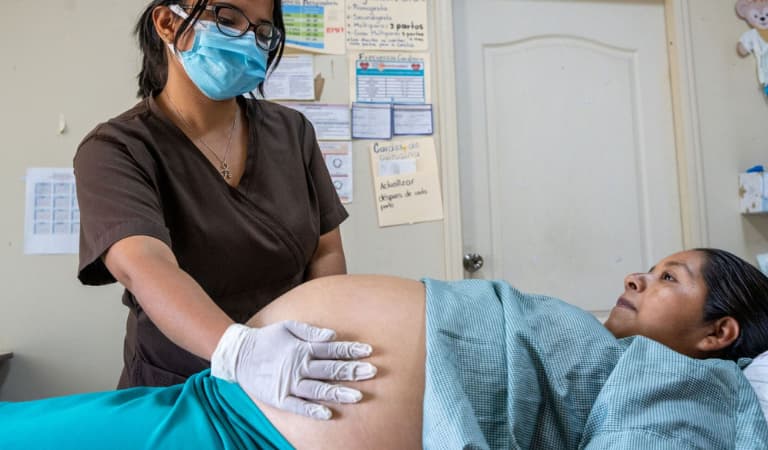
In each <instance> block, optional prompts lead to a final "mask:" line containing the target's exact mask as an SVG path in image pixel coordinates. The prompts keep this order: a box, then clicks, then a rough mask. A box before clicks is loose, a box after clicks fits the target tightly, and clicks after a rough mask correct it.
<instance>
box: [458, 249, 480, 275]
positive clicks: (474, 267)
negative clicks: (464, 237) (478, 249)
mask: <svg viewBox="0 0 768 450" xmlns="http://www.w3.org/2000/svg"><path fill="white" fill-rule="evenodd" d="M463 263H464V270H466V271H467V272H469V273H475V272H477V271H478V270H480V269H482V268H483V264H484V263H485V261H483V257H482V256H480V255H478V254H477V253H466V254H464V261H463Z"/></svg>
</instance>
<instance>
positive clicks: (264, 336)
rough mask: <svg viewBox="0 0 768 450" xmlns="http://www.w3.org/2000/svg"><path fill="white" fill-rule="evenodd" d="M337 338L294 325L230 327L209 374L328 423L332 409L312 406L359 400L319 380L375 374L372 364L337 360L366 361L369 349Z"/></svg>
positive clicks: (356, 395)
mask: <svg viewBox="0 0 768 450" xmlns="http://www.w3.org/2000/svg"><path fill="white" fill-rule="evenodd" d="M335 337H336V332H335V331H333V330H329V329H327V328H317V327H313V326H311V325H308V324H306V323H302V322H296V321H292V320H291V321H286V322H280V323H276V324H272V325H269V326H266V327H263V328H251V327H247V326H245V325H240V324H233V325H230V326H229V328H227V330H226V331H225V332H224V334H223V335H222V337H221V339H220V340H219V343H218V345H217V346H216V349H215V350H214V352H213V355H212V356H211V375H213V376H215V377H217V378H221V379H224V380H227V381H230V382H237V383H239V384H240V386H241V387H242V388H243V389H244V390H245V391H246V392H247V393H248V394H249V395H251V396H253V397H255V398H256V399H258V400H259V401H262V402H264V403H266V404H268V405H271V406H274V407H276V408H279V409H284V410H286V411H290V412H293V413H296V414H301V415H304V416H309V417H312V418H315V419H323V420H328V419H330V418H331V415H332V413H331V410H330V409H329V408H327V407H325V406H323V405H320V404H318V403H313V401H331V402H336V403H356V402H359V401H360V400H361V399H362V398H363V395H362V394H361V393H360V391H358V390H355V389H350V388H347V387H344V386H339V385H335V384H330V383H325V382H323V381H331V380H332V381H359V380H367V379H370V378H373V377H374V376H375V375H376V367H375V366H374V365H373V364H369V363H363V362H356V361H340V360H350V359H359V358H365V357H367V356H370V355H371V352H372V349H371V346H370V345H368V344H362V343H359V342H333V339H334V338H335ZM320 380H322V381H320Z"/></svg>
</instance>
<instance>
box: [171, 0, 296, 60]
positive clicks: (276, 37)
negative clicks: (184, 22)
mask: <svg viewBox="0 0 768 450" xmlns="http://www.w3.org/2000/svg"><path fill="white" fill-rule="evenodd" d="M180 6H181V7H182V8H184V9H186V10H191V9H194V7H192V6H188V5H180ZM204 9H205V12H207V13H208V14H212V15H213V18H214V22H215V23H216V28H218V29H219V31H221V33H222V34H224V35H226V36H230V37H240V36H243V35H244V34H245V33H247V32H248V31H250V30H251V29H252V30H253V33H254V34H255V35H256V45H258V46H259V47H260V48H261V49H262V50H266V51H268V52H271V51H272V50H275V49H276V48H277V47H278V45H280V38H281V36H282V33H280V30H279V29H278V28H277V27H276V26H274V25H273V24H272V22H267V21H262V22H259V23H253V22H251V21H250V20H249V19H248V17H247V16H246V15H245V13H244V12H242V11H241V10H239V9H238V8H236V7H234V6H232V5H227V4H226V3H220V4H216V5H206V6H205V8H204Z"/></svg>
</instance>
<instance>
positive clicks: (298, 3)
mask: <svg viewBox="0 0 768 450" xmlns="http://www.w3.org/2000/svg"><path fill="white" fill-rule="evenodd" d="M345 6H346V5H345V2H344V0H311V1H306V0H283V20H284V21H285V34H286V36H285V44H286V46H288V47H289V48H295V49H299V50H305V51H311V52H315V53H325V54H331V55H343V54H345V53H346V30H345V26H346V20H345V14H344V10H345Z"/></svg>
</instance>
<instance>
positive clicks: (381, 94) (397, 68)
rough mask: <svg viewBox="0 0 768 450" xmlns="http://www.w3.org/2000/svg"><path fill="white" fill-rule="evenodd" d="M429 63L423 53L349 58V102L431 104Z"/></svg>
mask: <svg viewBox="0 0 768 450" xmlns="http://www.w3.org/2000/svg"><path fill="white" fill-rule="evenodd" d="M428 61H429V57H428V55H427V54H425V53H392V54H385V53H356V54H354V55H350V63H349V66H350V80H354V81H353V82H352V86H351V94H352V98H353V99H355V100H354V101H357V102H369V103H405V104H424V103H430V102H431V101H430V99H431V94H430V91H431V76H430V67H429V64H428V63H427V62H428Z"/></svg>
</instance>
